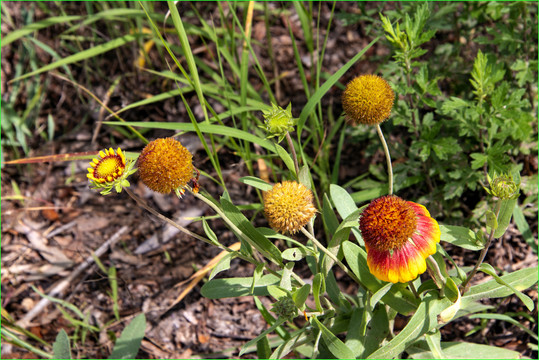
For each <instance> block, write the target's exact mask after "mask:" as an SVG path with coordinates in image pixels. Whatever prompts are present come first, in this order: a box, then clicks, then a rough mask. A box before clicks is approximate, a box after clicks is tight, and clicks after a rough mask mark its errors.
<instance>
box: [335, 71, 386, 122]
mask: <svg viewBox="0 0 539 360" xmlns="http://www.w3.org/2000/svg"><path fill="white" fill-rule="evenodd" d="M394 100H395V93H394V92H393V90H392V89H391V87H390V86H389V84H388V83H387V82H386V81H385V80H384V79H382V78H381V77H379V76H376V75H361V76H358V77H356V78H355V79H353V80H352V81H350V82H349V83H348V85H346V89H345V90H344V92H343V94H342V106H343V109H344V112H345V114H346V118H347V120H348V121H350V122H351V123H352V124H354V125H359V124H364V125H376V124H379V123H381V122H382V121H384V120H386V119H387V118H388V117H389V115H390V114H391V109H392V108H393V102H394Z"/></svg>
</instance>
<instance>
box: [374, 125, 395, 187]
mask: <svg viewBox="0 0 539 360" xmlns="http://www.w3.org/2000/svg"><path fill="white" fill-rule="evenodd" d="M376 132H377V133H378V136H379V137H380V141H381V142H382V146H383V148H384V153H385V154H386V163H387V174H388V176H389V191H388V193H389V195H391V194H393V166H392V165H391V155H390V154H389V148H388V147H387V143H386V139H385V138H384V134H383V133H382V129H381V128H380V124H376Z"/></svg>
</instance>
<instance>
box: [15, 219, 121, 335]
mask: <svg viewBox="0 0 539 360" xmlns="http://www.w3.org/2000/svg"><path fill="white" fill-rule="evenodd" d="M127 229H128V227H127V226H122V227H121V228H120V230H118V231H116V233H115V234H114V235H112V236H111V237H110V238H109V239H108V240H107V241H105V242H104V243H103V245H101V246H100V247H99V248H98V249H97V250H96V251H95V252H94V255H95V256H96V257H100V256H101V255H103V254H104V253H105V252H106V251H107V250H108V249H109V248H110V247H112V246H113V245H114V244H115V243H116V242H117V241H118V240H120V237H121V236H122V235H123V234H124V233H125V232H126V231H127ZM93 262H94V256H93V255H90V256H88V257H87V258H86V260H84V262H83V263H82V264H80V265H79V266H78V267H77V268H76V269H75V270H73V272H72V273H71V274H70V275H69V276H68V277H66V278H65V279H63V280H62V281H60V283H59V284H58V285H56V286H54V287H53V289H52V290H51V291H49V293H48V295H49V296H51V297H56V296H57V295H59V294H60V293H61V292H62V291H64V290H65V289H66V288H67V287H68V286H69V285H70V284H71V283H72V282H73V280H75V278H76V277H77V276H79V275H80V274H81V273H82V272H83V271H84V270H86V269H87V268H88V267H89V266H90V265H92V264H93ZM50 302H51V301H50V300H49V299H45V298H43V299H41V300H40V301H39V302H38V303H37V305H36V306H35V307H34V308H33V309H32V310H30V311H29V312H28V313H26V315H24V317H23V318H22V319H21V320H19V321H17V325H19V326H20V327H22V328H26V327H27V326H28V325H29V324H30V322H31V321H32V320H33V319H34V318H35V317H36V316H37V315H38V314H39V313H40V312H41V311H43V309H45V307H46V306H47V305H49V303H50Z"/></svg>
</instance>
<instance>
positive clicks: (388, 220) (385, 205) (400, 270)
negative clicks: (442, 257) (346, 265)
mask: <svg viewBox="0 0 539 360" xmlns="http://www.w3.org/2000/svg"><path fill="white" fill-rule="evenodd" d="M359 227H360V230H361V235H362V237H363V240H364V242H365V248H366V250H367V265H368V266H369V270H370V271H371V273H372V274H373V275H374V276H376V277H377V278H378V279H380V280H383V281H389V282H392V283H396V282H402V283H405V282H408V281H411V280H414V279H415V278H416V277H417V276H418V275H420V274H422V273H424V272H425V270H426V269H427V264H426V261H425V260H426V258H427V257H429V256H430V255H432V254H434V253H435V252H436V243H438V242H440V235H441V234H440V227H439V226H438V223H437V222H436V220H434V219H433V218H432V217H430V214H429V212H428V210H427V209H426V208H425V207H424V206H423V205H419V204H416V203H414V202H411V201H406V200H403V199H401V198H400V197H398V196H395V195H387V196H383V197H380V198H378V199H376V200H374V201H372V202H371V203H370V204H369V206H367V207H366V208H365V210H364V211H363V213H362V214H361V218H360V220H359Z"/></svg>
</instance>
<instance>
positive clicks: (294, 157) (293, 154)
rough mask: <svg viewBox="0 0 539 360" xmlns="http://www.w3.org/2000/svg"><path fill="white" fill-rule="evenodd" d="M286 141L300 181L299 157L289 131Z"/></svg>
mask: <svg viewBox="0 0 539 360" xmlns="http://www.w3.org/2000/svg"><path fill="white" fill-rule="evenodd" d="M286 141H287V142H288V147H289V148H290V152H291V153H292V160H294V168H295V169H296V177H297V178H298V179H299V165H298V156H297V154H296V149H295V148H294V143H293V142H292V138H291V137H290V133H289V132H288V131H287V132H286Z"/></svg>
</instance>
